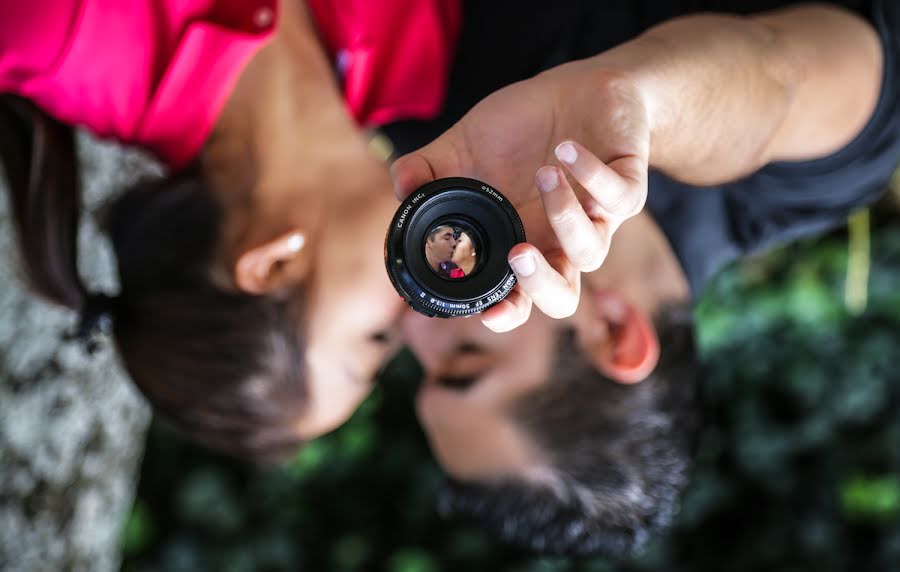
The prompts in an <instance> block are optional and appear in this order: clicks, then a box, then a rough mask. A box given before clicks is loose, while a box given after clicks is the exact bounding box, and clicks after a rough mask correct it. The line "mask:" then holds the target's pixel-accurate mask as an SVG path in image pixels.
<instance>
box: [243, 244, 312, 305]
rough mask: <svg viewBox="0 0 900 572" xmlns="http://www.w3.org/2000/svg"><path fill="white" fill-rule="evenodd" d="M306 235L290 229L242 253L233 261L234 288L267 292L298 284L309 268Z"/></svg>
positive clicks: (308, 250) (251, 291)
mask: <svg viewBox="0 0 900 572" xmlns="http://www.w3.org/2000/svg"><path fill="white" fill-rule="evenodd" d="M306 243H307V240H306V235H305V234H304V233H303V232H300V231H297V230H294V231H291V232H288V233H285V234H282V235H279V236H277V237H275V238H273V239H272V240H269V241H267V242H264V243H263V244H260V245H258V246H255V247H253V248H250V249H248V250H245V251H244V252H242V253H241V254H240V255H239V256H238V259H237V262H235V264H234V279H235V282H236V283H237V285H238V288H240V289H241V290H243V291H244V292H246V293H248V294H271V293H274V292H277V291H279V290H283V289H285V288H287V287H289V286H292V285H294V284H297V283H299V282H300V281H301V280H303V278H304V277H305V276H306V274H307V272H308V270H309V267H310V264H309V262H310V257H311V254H310V249H309V247H308V246H307V244H306Z"/></svg>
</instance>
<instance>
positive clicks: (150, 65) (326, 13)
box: [0, 0, 460, 169]
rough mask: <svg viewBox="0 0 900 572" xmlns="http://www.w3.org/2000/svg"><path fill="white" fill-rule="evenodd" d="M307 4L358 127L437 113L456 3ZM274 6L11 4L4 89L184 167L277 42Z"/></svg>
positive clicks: (233, 1)
mask: <svg viewBox="0 0 900 572" xmlns="http://www.w3.org/2000/svg"><path fill="white" fill-rule="evenodd" d="M290 1H299V0H290ZM309 4H310V8H311V9H312V12H313V15H314V17H315V19H316V22H317V24H318V25H319V28H320V32H321V34H322V37H323V38H324V40H325V43H326V48H327V49H328V51H329V52H330V53H331V54H332V55H333V56H334V57H335V60H336V67H337V69H338V71H339V72H340V73H341V74H342V77H343V82H344V88H345V95H346V99H347V104H348V107H349V109H350V110H351V112H352V113H353V114H354V116H355V117H356V119H357V121H359V122H360V123H361V124H365V125H371V124H380V123H385V122H388V121H392V120H396V119H408V118H428V117H431V116H433V115H435V114H436V113H437V112H438V111H439V110H440V106H441V103H442V102H443V94H444V91H445V90H446V83H447V76H448V74H449V69H450V62H451V60H452V54H453V48H454V46H455V42H456V36H457V32H458V29H459V22H460V9H459V0H369V1H367V0H332V1H328V0H310V1H309ZM277 8H278V7H277V0H28V1H21V0H7V1H4V2H3V6H2V17H0V92H6V93H14V94H17V95H20V96H23V97H26V98H28V99H30V100H31V101H33V102H34V103H35V104H36V105H37V106H38V107H40V108H41V109H43V110H44V111H45V112H46V113H48V114H49V115H51V116H53V117H55V118H56V119H58V120H60V121H62V122H65V123H68V124H72V125H81V126H84V127H86V128H88V129H89V130H90V131H92V132H93V133H94V134H96V135H98V136H100V137H111V138H114V139H117V140H119V141H122V142H124V143H130V144H135V145H139V146H142V147H145V148H147V149H149V150H150V151H152V152H153V153H155V154H156V155H158V156H159V157H160V158H161V159H162V160H164V161H165V162H167V163H168V164H169V165H170V166H171V167H172V168H174V169H179V168H182V167H184V166H186V165H187V164H188V163H190V161H191V160H192V159H193V158H194V157H195V156H196V154H197V153H198V151H199V150H200V148H201V147H202V145H203V142H204V141H205V140H206V138H207V136H208V135H209V133H210V131H211V130H212V128H213V126H214V125H215V122H216V119H217V118H218V116H219V113H220V112H221V110H222V107H223V106H224V104H225V101H226V99H227V97H228V95H229V94H230V93H231V90H232V89H233V88H234V85H235V83H236V82H237V80H238V77H239V76H240V74H241V72H242V71H243V69H244V66H245V65H246V64H247V62H249V61H250V59H251V58H252V57H253V56H254V55H255V54H256V53H257V51H258V50H259V49H260V48H261V47H262V46H263V45H265V43H266V41H267V40H268V39H269V38H270V37H271V36H272V32H273V30H274V26H275V21H276V18H277V16H278V10H277Z"/></svg>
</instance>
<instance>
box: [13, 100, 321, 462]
mask: <svg viewBox="0 0 900 572" xmlns="http://www.w3.org/2000/svg"><path fill="white" fill-rule="evenodd" d="M0 159H2V160H3V163H4V165H5V168H6V178H7V180H8V181H9V187H10V197H11V203H12V210H13V214H14V219H15V224H16V230H17V231H18V238H19V246H20V250H21V253H22V258H23V263H24V265H25V269H26V275H27V279H28V282H29V285H30V287H31V289H32V290H33V291H34V292H35V293H37V294H39V295H41V296H43V297H44V298H46V299H48V300H50V301H52V302H55V303H58V304H61V305H63V306H67V307H69V308H72V309H73V310H75V311H77V312H78V313H79V314H80V315H81V322H80V324H79V326H78V330H77V336H78V338H80V340H81V341H82V342H83V343H84V344H85V346H86V348H87V349H88V351H90V350H91V349H92V347H93V346H94V342H95V340H94V334H95V333H98V332H101V333H109V334H112V336H113V338H114V339H115V342H116V346H117V348H118V350H119V352H120V354H121V356H122V361H123V363H124V365H125V367H126V369H127V370H128V373H129V374H130V376H131V378H132V379H133V380H134V382H135V383H136V384H137V386H138V387H139V388H140V389H141V391H142V392H143V393H144V395H145V396H146V397H147V398H148V399H149V400H150V402H151V403H152V404H153V406H154V408H155V410H156V412H157V413H160V414H161V415H162V416H163V417H165V418H167V419H168V420H169V421H170V422H171V423H173V424H174V425H175V426H176V427H177V428H178V429H180V430H181V431H182V432H184V433H185V434H186V435H188V436H189V437H191V438H192V439H194V440H195V441H198V442H200V443H202V444H205V445H207V446H209V447H212V448H215V449H219V450H220V451H223V452H226V453H228V454H231V455H234V456H237V457H243V458H248V457H249V458H255V459H260V460H267V459H275V458H282V457H284V456H286V455H288V454H290V453H291V452H293V451H295V450H296V449H297V448H298V447H299V446H300V444H301V443H302V442H303V439H302V438H301V437H300V436H299V435H298V434H297V430H296V420H297V418H298V416H299V415H301V414H302V412H303V410H304V408H305V406H306V404H307V386H306V378H305V370H304V368H303V363H304V356H303V340H302V337H301V333H300V331H299V328H298V322H299V321H300V318H301V316H302V308H298V307H296V306H298V304H292V303H291V302H290V301H289V300H281V299H276V298H273V297H267V296H251V295H247V294H243V293H240V292H239V291H234V290H233V289H230V288H227V287H225V288H223V287H222V286H220V285H219V284H217V282H216V280H215V273H214V271H213V267H214V253H215V251H216V247H217V245H218V241H219V239H220V236H221V228H220V227H221V222H222V209H221V205H220V204H219V203H218V201H217V199H216V197H215V196H214V194H213V193H212V192H211V191H210V190H209V187H208V185H207V183H206V180H205V178H204V177H203V173H202V172H201V171H200V169H199V168H198V166H197V165H194V166H193V167H191V168H188V169H186V170H184V171H182V172H180V173H178V174H176V175H174V176H171V177H167V178H160V179H155V180H148V181H144V182H141V183H138V184H136V185H134V186H133V187H131V188H130V189H129V190H127V191H126V192H125V193H124V194H122V195H121V196H119V197H118V198H116V199H115V200H114V201H113V202H112V204H111V205H110V209H109V210H108V213H107V214H108V217H109V219H108V220H107V224H106V226H107V233H108V234H109V235H110V239H111V241H112V246H113V251H114V252H115V255H116V262H117V266H118V270H119V283H120V285H121V293H120V294H119V295H118V296H117V297H116V298H109V297H107V296H104V295H102V294H89V293H88V292H87V290H86V289H85V286H84V283H83V282H82V281H81V278H80V277H79V275H78V268H77V265H76V246H77V243H76V240H77V231H78V218H79V205H80V202H81V184H80V178H79V172H78V162H77V157H76V155H75V141H74V136H73V132H72V129H71V128H69V127H66V126H64V125H62V124H61V123H59V122H57V121H54V120H53V119H51V118H49V117H48V116H47V115H45V114H44V113H42V112H40V111H39V110H37V109H36V108H35V107H34V106H33V105H31V104H30V103H28V102H26V101H24V100H22V99H18V98H13V97H8V96H0ZM299 306H302V304H300V305H299Z"/></svg>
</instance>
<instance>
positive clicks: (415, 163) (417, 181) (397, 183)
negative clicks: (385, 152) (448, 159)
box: [391, 151, 437, 201]
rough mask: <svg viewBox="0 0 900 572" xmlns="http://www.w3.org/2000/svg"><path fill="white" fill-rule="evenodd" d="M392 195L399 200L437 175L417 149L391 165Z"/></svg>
mask: <svg viewBox="0 0 900 572" xmlns="http://www.w3.org/2000/svg"><path fill="white" fill-rule="evenodd" d="M391 178H392V179H393V180H394V195H396V196H397V198H398V199H400V200H401V201H402V200H403V199H404V198H405V197H406V196H407V195H409V194H410V193H412V192H413V191H415V190H416V189H418V188H419V187H421V186H422V185H424V184H426V183H430V182H431V181H433V180H435V179H436V178H437V177H436V176H435V174H434V169H433V168H432V166H431V163H429V162H428V159H426V158H425V156H424V155H422V154H420V153H419V152H418V151H414V152H412V153H408V154H406V155H404V156H402V157H400V158H399V159H397V160H396V161H394V164H393V165H391Z"/></svg>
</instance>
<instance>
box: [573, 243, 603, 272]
mask: <svg viewBox="0 0 900 572" xmlns="http://www.w3.org/2000/svg"><path fill="white" fill-rule="evenodd" d="M568 256H569V260H570V261H571V262H572V264H573V265H574V266H575V268H577V269H578V270H579V271H581V272H592V271H594V270H596V269H598V268H600V265H602V264H603V259H604V256H603V253H602V252H600V251H599V250H598V248H596V247H594V248H592V247H590V246H588V245H582V246H580V247H578V248H576V249H573V250H572V251H571V252H570V253H569V254H568Z"/></svg>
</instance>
